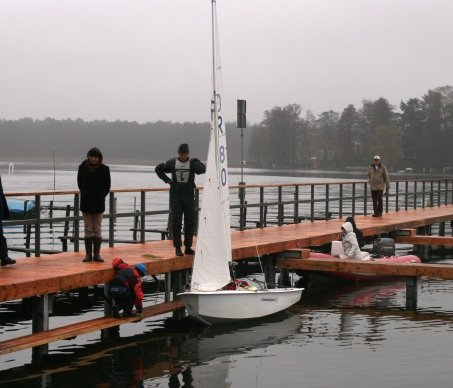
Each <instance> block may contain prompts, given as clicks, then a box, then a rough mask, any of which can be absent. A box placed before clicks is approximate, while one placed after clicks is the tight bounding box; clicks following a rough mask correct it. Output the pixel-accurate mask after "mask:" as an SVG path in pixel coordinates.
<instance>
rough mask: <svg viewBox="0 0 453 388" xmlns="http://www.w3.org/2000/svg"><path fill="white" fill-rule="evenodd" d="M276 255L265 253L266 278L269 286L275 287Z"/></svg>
mask: <svg viewBox="0 0 453 388" xmlns="http://www.w3.org/2000/svg"><path fill="white" fill-rule="evenodd" d="M275 261H276V256H275V255H264V256H263V265H264V278H265V279H266V283H267V287H268V288H275Z"/></svg>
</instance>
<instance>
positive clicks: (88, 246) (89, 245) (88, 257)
mask: <svg viewBox="0 0 453 388" xmlns="http://www.w3.org/2000/svg"><path fill="white" fill-rule="evenodd" d="M85 252H86V253H85V257H84V258H83V260H82V261H83V262H84V263H89V262H90V261H92V260H93V238H92V237H86V238H85Z"/></svg>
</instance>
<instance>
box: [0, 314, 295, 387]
mask: <svg viewBox="0 0 453 388" xmlns="http://www.w3.org/2000/svg"><path fill="white" fill-rule="evenodd" d="M152 325H153V328H155V323H153V324H152ZM299 326H300V317H299V315H298V314H291V313H289V312H284V313H282V314H278V315H275V316H273V317H270V318H269V319H267V320H265V321H260V322H251V323H249V324H246V325H244V324H241V325H234V326H231V325H229V326H228V327H223V328H222V327H212V328H207V329H206V328H204V327H203V328H201V327H199V326H191V328H190V330H189V331H187V327H180V326H179V327H178V329H177V331H174V330H170V329H158V330H153V331H150V332H149V333H146V334H143V335H140V336H136V337H135V339H136V340H135V341H134V342H131V339H130V338H125V339H121V338H120V339H117V340H116V341H115V342H112V343H110V344H105V343H104V344H103V343H100V342H99V343H96V344H88V345H86V346H67V347H62V348H58V349H56V350H53V351H52V352H51V353H50V355H49V356H48V357H47V358H46V359H45V360H44V361H43V363H42V364H29V365H24V366H22V367H18V368H12V369H10V370H5V371H1V372H0V386H8V387H15V386H23V385H26V386H27V387H34V386H37V387H38V386H39V387H63V386H64V387H72V386H74V387H75V386H84V385H85V386H87V387H88V386H96V385H103V384H106V383H108V384H109V386H113V387H141V386H144V385H143V382H144V381H148V382H149V381H156V384H158V383H157V382H158V381H160V382H161V383H162V385H163V386H168V387H182V386H184V387H229V386H230V384H229V383H228V381H227V380H228V371H229V369H230V368H231V367H233V365H231V364H230V357H231V355H234V354H239V353H244V352H247V351H250V350H251V349H257V348H265V347H267V346H269V345H271V344H278V343H281V342H282V341H284V340H285V339H288V338H290V337H291V336H293V335H295V334H297V333H298V332H299ZM147 386H150V385H147Z"/></svg>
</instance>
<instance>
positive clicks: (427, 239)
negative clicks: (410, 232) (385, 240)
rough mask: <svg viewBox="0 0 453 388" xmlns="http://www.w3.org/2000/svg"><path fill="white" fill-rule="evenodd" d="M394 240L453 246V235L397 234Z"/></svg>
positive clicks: (405, 242) (417, 243)
mask: <svg viewBox="0 0 453 388" xmlns="http://www.w3.org/2000/svg"><path fill="white" fill-rule="evenodd" d="M394 240H395V242H396V243H400V244H413V245H438V246H443V247H453V237H447V236H395V237H394Z"/></svg>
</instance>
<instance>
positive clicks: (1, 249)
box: [0, 220, 8, 260]
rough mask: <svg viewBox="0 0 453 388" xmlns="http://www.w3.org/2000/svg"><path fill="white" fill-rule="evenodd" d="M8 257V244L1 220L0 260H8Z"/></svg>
mask: <svg viewBox="0 0 453 388" xmlns="http://www.w3.org/2000/svg"><path fill="white" fill-rule="evenodd" d="M7 257H8V244H7V243H6V238H5V236H4V235H3V224H2V221H1V220H0V259H2V260H3V259H6V258H7Z"/></svg>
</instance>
